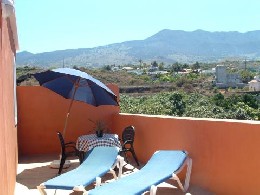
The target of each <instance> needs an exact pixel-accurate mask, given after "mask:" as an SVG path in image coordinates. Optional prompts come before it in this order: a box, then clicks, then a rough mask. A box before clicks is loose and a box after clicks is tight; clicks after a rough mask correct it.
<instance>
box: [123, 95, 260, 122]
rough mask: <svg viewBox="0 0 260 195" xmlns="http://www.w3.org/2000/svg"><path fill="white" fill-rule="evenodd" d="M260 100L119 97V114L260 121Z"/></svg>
mask: <svg viewBox="0 0 260 195" xmlns="http://www.w3.org/2000/svg"><path fill="white" fill-rule="evenodd" d="M259 105H260V100H259V98H258V97H257V96H256V95H252V94H240V95H238V94H233V95H231V96H229V97H224V95H222V94H221V93H217V94H215V95H213V96H212V97H208V96H206V95H202V94H199V93H191V94H188V93H184V92H165V93H158V94H155V95H147V96H140V97H132V96H129V95H121V96H120V108H121V112H126V113H132V114H151V115H170V116H179V117H197V118H220V119H240V120H260V106H259Z"/></svg>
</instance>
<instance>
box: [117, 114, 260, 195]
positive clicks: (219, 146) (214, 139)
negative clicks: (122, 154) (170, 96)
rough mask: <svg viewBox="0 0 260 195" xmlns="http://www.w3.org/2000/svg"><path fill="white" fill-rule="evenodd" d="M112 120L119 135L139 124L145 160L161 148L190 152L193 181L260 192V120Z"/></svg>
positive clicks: (219, 189) (226, 190)
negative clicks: (129, 127) (123, 130)
mask: <svg viewBox="0 0 260 195" xmlns="http://www.w3.org/2000/svg"><path fill="white" fill-rule="evenodd" d="M113 124H114V126H113V129H114V130H115V132H116V133H119V134H120V133H121V131H122V129H123V128H124V127H125V126H128V125H130V124H132V125H134V126H135V127H136V140H135V148H136V153H137V156H138V158H139V159H140V160H141V161H143V162H146V161H147V160H148V159H149V158H150V157H151V155H152V154H153V153H154V152H155V151H156V150H163V149H167V150H187V151H188V152H189V154H190V156H191V158H192V159H193V168H192V175H191V182H192V183H193V184H195V185H198V186H202V187H203V188H205V189H209V190H211V191H213V192H215V193H216V194H241V195H243V194H260V188H259V187H258V186H259V181H260V179H259V175H260V169H259V165H260V155H259V151H260V149H259V148H260V147H259V143H260V128H259V127H260V122H256V121H236V120H210V119H196V118H174V117H163V116H145V115H130V114H119V115H115V118H114V123H113ZM169 163H170V162H169Z"/></svg>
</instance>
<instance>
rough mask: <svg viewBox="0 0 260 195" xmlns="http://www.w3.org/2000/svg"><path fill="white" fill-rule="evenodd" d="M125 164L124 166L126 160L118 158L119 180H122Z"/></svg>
mask: <svg viewBox="0 0 260 195" xmlns="http://www.w3.org/2000/svg"><path fill="white" fill-rule="evenodd" d="M123 164H124V158H123V157H121V156H118V165H119V167H118V176H117V177H118V178H121V176H122V173H123Z"/></svg>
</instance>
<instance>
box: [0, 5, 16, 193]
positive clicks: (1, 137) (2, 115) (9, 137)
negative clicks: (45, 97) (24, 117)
mask: <svg viewBox="0 0 260 195" xmlns="http://www.w3.org/2000/svg"><path fill="white" fill-rule="evenodd" d="M0 2H1V1H0ZM0 8H1V4H0ZM13 44H14V43H13V39H12V33H11V32H10V26H9V21H7V20H4V19H3V18H2V16H1V9H0V194H5V195H13V194H14V187H15V181H16V168H17V129H16V127H15V119H14V118H15V117H14V116H15V114H14V65H13V61H14V54H15V51H14V49H13V48H14V47H13Z"/></svg>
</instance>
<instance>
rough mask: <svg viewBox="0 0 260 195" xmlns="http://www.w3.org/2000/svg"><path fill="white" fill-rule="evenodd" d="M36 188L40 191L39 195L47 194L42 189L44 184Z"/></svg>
mask: <svg viewBox="0 0 260 195" xmlns="http://www.w3.org/2000/svg"><path fill="white" fill-rule="evenodd" d="M37 189H38V190H39V191H40V194H41V195H47V193H46V191H45V190H44V189H45V186H44V185H39V186H37Z"/></svg>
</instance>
